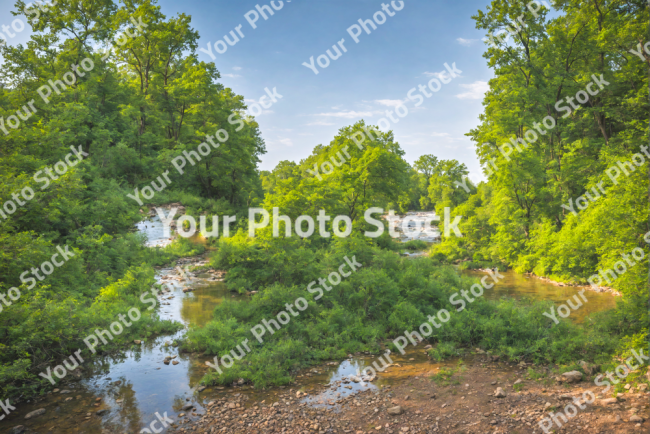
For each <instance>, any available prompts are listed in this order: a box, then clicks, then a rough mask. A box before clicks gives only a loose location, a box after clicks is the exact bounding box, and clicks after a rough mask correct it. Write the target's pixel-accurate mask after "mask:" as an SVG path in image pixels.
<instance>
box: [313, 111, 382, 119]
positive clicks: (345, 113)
mask: <svg viewBox="0 0 650 434" xmlns="http://www.w3.org/2000/svg"><path fill="white" fill-rule="evenodd" d="M316 116H327V117H332V118H345V119H354V118H362V117H364V116H372V112H357V111H354V110H349V111H340V112H330V113H318V114H316Z"/></svg>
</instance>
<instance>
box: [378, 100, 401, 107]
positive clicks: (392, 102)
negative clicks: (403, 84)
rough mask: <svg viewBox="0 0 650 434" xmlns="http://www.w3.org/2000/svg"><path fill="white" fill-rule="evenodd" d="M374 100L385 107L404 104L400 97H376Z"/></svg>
mask: <svg viewBox="0 0 650 434" xmlns="http://www.w3.org/2000/svg"><path fill="white" fill-rule="evenodd" d="M375 102H376V103H377V104H381V105H384V106H387V107H397V106H400V105H402V104H404V101H402V100H401V99H376V100H375Z"/></svg>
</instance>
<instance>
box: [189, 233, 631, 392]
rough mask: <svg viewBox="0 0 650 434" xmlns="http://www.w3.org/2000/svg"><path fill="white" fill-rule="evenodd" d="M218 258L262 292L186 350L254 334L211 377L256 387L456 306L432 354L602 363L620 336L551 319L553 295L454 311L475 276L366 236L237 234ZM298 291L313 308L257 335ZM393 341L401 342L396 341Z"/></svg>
mask: <svg viewBox="0 0 650 434" xmlns="http://www.w3.org/2000/svg"><path fill="white" fill-rule="evenodd" d="M345 256H347V257H348V258H352V257H353V256H354V257H355V258H356V260H357V261H358V262H360V263H361V264H362V267H361V268H360V269H359V270H357V271H356V272H354V273H352V274H351V275H350V276H348V277H345V278H343V279H342V281H341V283H340V284H338V285H332V286H331V290H323V295H322V297H319V295H320V291H319V290H317V289H316V287H319V288H321V287H322V282H321V283H319V282H318V279H320V278H325V277H327V276H328V275H329V274H330V273H332V272H334V271H337V270H338V268H339V267H340V265H341V264H344V263H345V260H344V257H345ZM292 261H295V262H292ZM213 265H215V266H221V267H223V268H225V269H226V270H230V271H229V274H228V275H232V276H233V277H231V278H229V279H233V280H231V281H229V284H230V285H238V284H240V282H246V283H247V284H248V285H249V286H250V287H255V288H256V289H258V290H260V291H261V292H259V293H257V294H255V295H253V297H252V299H251V301H250V302H248V303H242V302H237V301H230V300H229V301H225V302H224V303H223V304H221V305H219V306H218V307H217V308H216V309H215V311H214V320H213V321H211V322H210V323H208V324H207V325H206V326H205V327H203V328H192V329H191V330H190V331H189V332H188V334H187V339H186V341H185V342H184V343H183V344H182V346H183V348H184V350H186V351H190V352H204V353H206V354H209V355H214V356H218V357H222V356H224V355H227V354H229V353H230V351H231V350H234V349H235V348H236V346H237V345H239V344H240V343H241V342H242V341H244V340H245V339H248V340H249V345H250V347H251V349H252V353H250V354H248V355H246V357H244V358H243V359H242V360H239V361H235V364H234V366H233V367H232V368H229V369H224V370H223V374H222V375H219V374H218V373H217V372H216V371H212V370H211V372H210V373H209V374H208V375H207V376H206V378H204V382H205V383H206V384H207V383H210V384H230V383H231V382H232V381H233V380H236V379H239V378H243V379H244V380H246V381H248V382H251V383H253V384H255V385H256V386H257V387H266V386H269V385H278V384H286V383H287V382H288V381H289V379H291V378H292V375H293V374H294V373H295V372H296V370H298V369H299V368H303V367H307V366H310V365H313V364H316V363H319V362H322V361H324V360H330V359H341V358H344V357H345V356H346V355H347V354H349V353H352V352H358V351H371V352H374V353H379V352H380V351H381V347H380V343H381V342H386V341H387V340H388V339H391V340H392V339H394V338H395V337H397V336H399V335H403V334H404V332H405V331H406V330H408V331H411V330H416V331H417V330H419V327H420V325H421V324H422V323H424V322H426V321H427V318H428V317H429V316H430V315H436V314H437V312H438V310H440V309H447V310H449V311H450V313H451V319H450V320H449V321H448V322H447V323H444V324H443V325H442V327H440V328H435V327H432V328H433V332H432V334H431V335H430V336H429V337H428V338H427V339H428V340H429V341H430V342H432V343H435V344H436V345H435V347H434V348H433V349H432V350H430V351H429V354H430V356H431V357H432V358H434V359H435V360H443V359H446V358H449V357H453V356H457V355H458V354H460V353H461V352H462V351H463V349H465V348H476V347H480V348H484V349H486V350H489V351H491V352H492V353H496V354H502V355H503V356H505V357H506V358H509V359H513V360H528V361H531V360H532V361H535V362H543V363H567V362H569V361H571V360H580V359H583V360H588V361H602V360H604V359H605V358H606V357H608V356H607V355H608V354H611V352H612V351H613V350H614V349H615V348H616V346H617V344H618V334H617V333H616V330H615V328H614V327H612V324H611V323H610V322H608V321H603V320H601V321H596V324H597V325H596V326H595V327H593V328H590V329H583V328H582V327H580V326H577V325H575V324H573V323H571V322H569V321H568V320H561V321H560V324H557V325H554V324H553V323H552V320H551V319H549V318H548V317H546V316H544V315H542V313H543V312H545V311H548V309H549V305H550V303H549V302H532V301H530V300H523V301H521V302H515V301H513V300H510V299H503V300H498V301H488V300H486V299H485V298H483V297H480V298H478V299H476V301H474V303H471V304H469V305H468V306H467V308H466V309H465V310H463V311H461V312H456V311H454V308H453V306H452V305H451V303H450V301H449V298H450V296H451V295H452V294H453V293H454V292H457V291H460V290H461V289H463V288H469V287H470V286H471V285H472V284H473V283H475V282H474V280H473V279H470V278H468V277H464V276H460V275H459V274H458V273H457V271H455V270H454V269H453V268H451V267H448V266H440V265H436V264H435V262H434V261H431V260H430V259H429V258H426V257H420V258H412V259H411V258H402V257H400V256H399V255H398V254H397V253H396V252H393V251H387V250H382V249H381V248H380V247H377V246H376V245H373V244H371V243H368V242H367V239H365V238H363V237H362V236H351V237H350V238H344V239H339V240H337V241H333V242H331V243H330V244H328V245H327V246H317V247H313V246H310V245H309V243H308V241H307V240H301V239H299V238H297V237H293V238H271V239H263V238H255V239H252V238H248V237H246V236H244V235H243V234H238V236H237V237H234V238H230V239H224V240H221V241H220V244H219V250H218V251H217V252H216V253H215V254H214V257H213ZM227 281H228V279H227ZM264 282H267V283H266V284H264ZM310 282H314V284H312V285H311V286H310V285H309V284H310ZM258 284H259V285H261V286H257V285H258ZM308 288H310V289H311V291H310V290H309V289H308ZM233 289H237V288H234V287H233ZM299 297H303V298H304V299H305V300H307V301H308V304H309V306H308V308H307V309H305V311H303V312H298V315H297V316H292V317H291V320H290V322H289V323H288V324H286V325H284V326H281V328H280V329H279V330H276V331H275V332H274V333H273V334H270V333H269V332H266V334H265V335H264V336H263V343H259V342H258V341H257V340H256V338H255V337H254V336H253V335H252V333H251V329H252V328H253V327H254V326H255V325H257V324H261V323H262V320H267V321H268V320H271V319H275V320H277V316H278V314H279V313H280V312H282V311H287V308H286V304H287V303H289V304H293V302H294V301H295V300H296V299H297V298H299ZM317 298H318V299H317ZM297 345H300V346H299V347H297ZM388 347H389V348H390V349H391V350H393V351H395V350H396V348H395V347H394V345H392V343H389V345H388ZM235 352H237V350H235ZM265 367H268V369H267V368H265Z"/></svg>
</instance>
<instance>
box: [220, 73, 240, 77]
mask: <svg viewBox="0 0 650 434" xmlns="http://www.w3.org/2000/svg"><path fill="white" fill-rule="evenodd" d="M221 76H222V77H228V78H237V77H241V75H237V74H221Z"/></svg>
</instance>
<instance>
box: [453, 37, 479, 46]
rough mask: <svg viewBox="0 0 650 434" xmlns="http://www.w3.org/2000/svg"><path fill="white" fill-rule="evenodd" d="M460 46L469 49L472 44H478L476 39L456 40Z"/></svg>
mask: <svg viewBox="0 0 650 434" xmlns="http://www.w3.org/2000/svg"><path fill="white" fill-rule="evenodd" d="M456 41H458V43H459V44H460V45H464V46H465V47H469V46H470V45H472V44H474V43H475V42H478V41H479V40H478V39H465V38H458V39H456Z"/></svg>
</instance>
